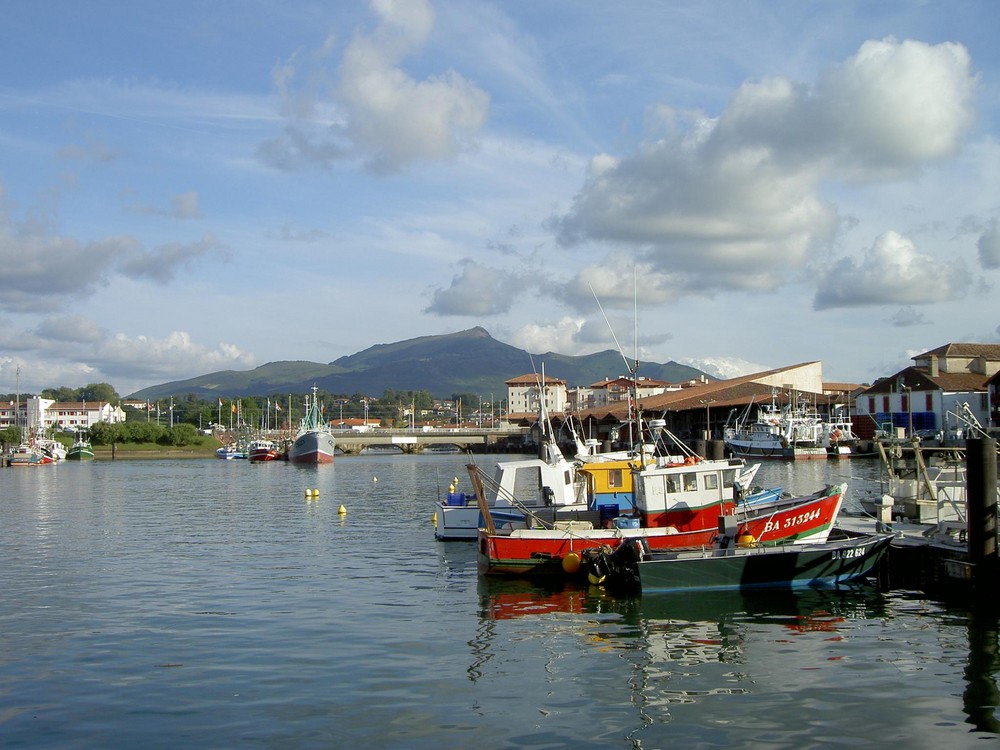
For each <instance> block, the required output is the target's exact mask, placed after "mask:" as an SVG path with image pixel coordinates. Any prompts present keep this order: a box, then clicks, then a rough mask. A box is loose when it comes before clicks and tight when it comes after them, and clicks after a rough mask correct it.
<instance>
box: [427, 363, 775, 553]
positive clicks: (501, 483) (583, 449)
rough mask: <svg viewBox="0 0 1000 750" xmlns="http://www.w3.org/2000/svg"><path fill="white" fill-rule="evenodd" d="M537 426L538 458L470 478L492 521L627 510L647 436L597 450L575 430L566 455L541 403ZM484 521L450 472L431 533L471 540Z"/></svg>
mask: <svg viewBox="0 0 1000 750" xmlns="http://www.w3.org/2000/svg"><path fill="white" fill-rule="evenodd" d="M542 377H543V378H544V370H543V374H542ZM538 425H539V428H540V430H541V432H540V437H539V455H538V457H536V458H525V459H518V460H512V461H501V462H499V463H498V464H497V466H496V469H495V471H494V474H493V477H492V479H489V478H487V477H485V476H483V474H482V473H481V472H480V471H478V469H477V472H476V473H477V474H478V477H477V479H476V480H475V481H476V482H477V483H478V484H479V485H481V491H482V492H483V493H484V497H485V505H486V507H487V508H489V515H490V516H491V518H492V522H493V525H494V526H495V527H501V528H510V529H513V528H518V527H526V526H529V525H530V522H528V521H526V519H527V518H547V519H548V522H549V523H550V524H552V523H561V522H564V521H579V522H585V523H591V524H592V525H595V526H597V527H604V528H609V527H610V526H611V525H612V524H613V519H614V518H616V517H618V516H621V515H623V514H631V513H633V512H634V510H635V506H634V493H633V480H632V475H633V472H635V471H637V470H639V469H642V468H644V467H647V466H650V465H652V464H653V463H654V462H655V460H656V459H655V455H654V450H653V447H654V445H655V444H654V443H651V442H646V443H643V444H641V445H635V446H634V447H633V448H632V449H629V450H621V451H615V452H612V453H599V452H597V451H596V450H594V449H593V447H592V446H588V445H586V444H585V443H584V442H583V441H582V440H580V439H579V437H578V435H577V434H576V432H575V431H574V432H573V439H574V442H575V444H576V451H577V452H576V456H575V457H574V459H573V460H570V459H568V458H566V456H565V455H564V454H563V452H562V450H561V449H560V447H559V445H558V442H557V441H556V438H555V434H554V431H553V429H552V425H551V423H550V421H549V418H548V413H547V411H546V409H545V406H544V403H542V404H541V408H540V409H539V416H538ZM664 427H665V423H664V422H663V421H662V420H652V421H651V422H650V423H649V428H650V431H651V432H652V434H655V435H657V436H658V435H659V434H660V432H659V431H660V430H662V429H663V428H664ZM571 429H572V428H571ZM726 465H727V466H730V465H731V464H729V463H728V462H727V463H726ZM758 468H759V464H758V465H755V466H753V467H745V466H744V467H743V469H742V471H741V475H740V477H739V479H738V481H739V482H740V483H741V485H742V486H743V487H749V486H750V484H751V482H752V481H753V477H754V474H755V473H756V471H757V469H758ZM483 526H484V519H483V514H482V509H481V506H480V503H479V501H478V496H477V494H476V493H475V492H471V493H466V492H461V491H458V478H457V477H456V478H455V479H454V480H453V481H452V483H451V484H450V485H449V487H448V493H447V494H446V495H445V497H444V499H443V500H441V501H438V503H437V507H436V509H435V513H434V536H435V537H436V538H437V539H440V540H456V539H464V540H474V539H476V538H477V537H478V535H479V529H480V528H482V527H483Z"/></svg>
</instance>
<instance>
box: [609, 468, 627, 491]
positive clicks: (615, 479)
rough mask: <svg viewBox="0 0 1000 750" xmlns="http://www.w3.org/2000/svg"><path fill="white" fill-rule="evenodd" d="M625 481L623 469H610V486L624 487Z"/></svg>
mask: <svg viewBox="0 0 1000 750" xmlns="http://www.w3.org/2000/svg"><path fill="white" fill-rule="evenodd" d="M623 485H624V482H622V470H621V469H608V487H611V488H615V487H622V486H623Z"/></svg>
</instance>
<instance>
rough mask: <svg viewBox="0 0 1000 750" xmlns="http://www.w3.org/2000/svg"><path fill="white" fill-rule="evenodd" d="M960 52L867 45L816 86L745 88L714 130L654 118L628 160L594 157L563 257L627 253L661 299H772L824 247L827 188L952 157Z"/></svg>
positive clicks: (829, 229) (965, 120)
mask: <svg viewBox="0 0 1000 750" xmlns="http://www.w3.org/2000/svg"><path fill="white" fill-rule="evenodd" d="M969 65H970V61H969V56H968V53H967V52H966V50H965V48H964V47H962V46H961V45H958V44H940V45H933V46H932V45H927V44H924V43H922V42H914V41H906V42H902V43H898V42H895V41H893V40H891V39H886V40H882V41H879V42H866V43H865V44H864V45H862V47H861V48H860V49H859V51H858V53H857V54H856V55H855V56H854V57H852V58H850V59H849V60H847V61H845V62H844V63H843V64H841V65H839V66H837V67H836V68H834V69H832V70H831V71H829V72H828V73H827V74H826V75H825V76H823V77H822V78H821V80H820V81H819V83H818V84H816V85H815V86H808V85H805V84H798V83H794V82H792V81H790V80H787V79H783V78H771V79H767V80H764V81H760V82H755V83H747V84H744V85H743V86H742V87H741V88H740V89H739V90H738V91H737V93H736V94H735V95H734V97H733V99H732V101H731V102H730V103H729V105H728V107H727V108H726V110H725V111H724V112H723V113H722V114H721V115H720V116H719V117H718V118H717V119H714V120H713V119H711V118H709V117H706V116H705V115H701V114H699V113H686V114H684V115H683V116H680V117H679V116H677V113H675V112H673V111H672V110H669V108H668V109H667V110H666V111H667V112H668V115H669V116H664V115H663V112H664V110H663V109H660V110H658V115H657V121H658V122H659V123H660V124H661V127H662V128H663V130H662V131H661V133H662V134H661V136H660V138H659V139H657V140H649V141H647V142H645V143H643V144H642V145H641V146H640V147H639V148H638V149H637V150H636V151H635V152H634V153H632V154H630V155H628V156H625V157H612V156H609V155H607V154H602V155H598V156H596V157H594V159H593V160H592V162H591V168H590V171H589V174H588V176H587V180H586V182H585V184H584V186H583V188H582V189H581V190H580V192H579V194H578V195H577V196H576V198H575V199H574V202H573V206H572V209H571V210H570V211H569V212H568V213H567V214H566V215H565V216H563V217H562V218H561V220H560V221H559V225H558V226H559V237H560V240H561V241H562V243H563V244H565V245H573V244H576V243H580V242H583V241H584V240H587V239H589V240H596V241H600V242H606V243H612V244H617V245H626V246H631V247H634V248H636V250H637V252H639V253H640V254H641V259H642V260H643V261H645V262H646V263H647V264H648V265H649V266H650V267H651V268H652V269H653V270H654V272H655V271H659V272H660V273H664V274H669V275H670V276H671V277H672V278H670V279H667V280H665V281H664V283H662V284H660V285H655V286H656V288H657V289H660V290H661V292H662V290H663V289H666V288H671V289H673V290H674V291H675V292H683V291H685V290H692V289H694V290H698V291H700V292H705V291H712V290H715V289H721V288H727V289H733V288H736V289H743V290H767V289H773V288H775V287H777V286H778V285H780V284H781V283H783V281H784V280H785V279H786V278H787V277H789V275H791V274H795V273H798V272H799V271H801V270H802V269H803V268H804V267H805V266H806V263H807V262H808V261H809V260H810V259H811V257H812V256H813V255H814V254H816V253H817V251H818V250H821V249H824V250H825V249H826V248H828V247H829V246H830V244H831V242H832V240H833V238H834V236H835V232H836V230H837V227H838V221H839V217H838V216H837V210H836V208H835V207H834V206H833V205H831V204H830V203H828V202H827V201H826V200H824V198H823V196H822V192H821V187H822V186H823V185H824V183H825V182H826V181H830V180H859V179H863V180H877V179H897V178H899V177H901V176H905V175H908V174H912V173H913V172H915V171H916V170H919V169H920V168H921V167H923V166H924V165H926V164H927V163H929V162H930V161H931V160H933V159H939V158H942V157H945V156H947V155H949V154H951V153H953V152H954V151H955V150H956V149H957V147H958V145H959V142H960V138H961V136H962V135H963V134H964V133H965V132H966V130H967V128H968V127H969V125H970V123H971V121H972V118H973V109H972V95H973V92H974V89H975V78H974V76H973V75H972V74H971V73H970V71H969Z"/></svg>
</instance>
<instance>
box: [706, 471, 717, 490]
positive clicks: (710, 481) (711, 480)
mask: <svg viewBox="0 0 1000 750" xmlns="http://www.w3.org/2000/svg"><path fill="white" fill-rule="evenodd" d="M705 489H706V490H717V489H719V475H718V474H706V475H705Z"/></svg>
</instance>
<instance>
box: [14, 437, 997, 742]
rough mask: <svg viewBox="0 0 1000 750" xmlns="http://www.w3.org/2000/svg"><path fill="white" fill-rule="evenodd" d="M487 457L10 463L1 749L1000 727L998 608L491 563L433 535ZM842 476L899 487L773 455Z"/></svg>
mask: <svg viewBox="0 0 1000 750" xmlns="http://www.w3.org/2000/svg"><path fill="white" fill-rule="evenodd" d="M476 460H477V461H479V462H480V463H482V464H491V463H493V462H495V460H496V457H488V456H478V457H476ZM466 461H467V459H466V458H465V457H463V456H461V455H458V454H452V455H449V454H437V455H422V456H406V455H372V456H365V455H361V456H351V457H338V459H337V461H336V463H335V464H333V465H328V466H320V467H309V466H298V465H292V464H285V463H265V464H249V463H247V462H246V461H219V460H182V461H175V460H155V461H154V460H127V461H124V460H119V461H95V462H89V463H83V464H71V463H64V464H59V465H53V466H43V467H36V468H17V469H3V470H0V570H2V575H3V596H2V599H0V644H2V645H0V746H2V747H4V748H74V749H76V748H91V747H95V748H96V747H100V748H177V747H184V748H243V747H245V748H365V749H366V750H374V749H377V748H407V749H423V748H426V749H428V750H430V749H433V750H443V749H445V748H468V747H476V748H483V749H487V748H574V750H581V749H584V748H645V749H647V750H649V749H651V748H673V747H683V748H714V747H720V748H721V747H761V746H766V747H768V748H796V749H801V748H821V747H854V748H859V747H860V748H863V747H885V746H888V745H891V744H894V743H900V744H901V743H906V745H905V746H906V747H910V748H931V747H933V748H939V747H949V748H956V747H972V746H973V745H975V746H977V747H981V746H982V744H983V741H984V740H986V741H990V742H996V741H997V739H998V738H1000V723H998V715H1000V714H998V702H1000V696H998V691H997V670H998V667H1000V662H998V656H997V631H998V627H997V619H996V616H995V615H989V614H984V613H983V612H982V611H981V610H978V609H970V608H968V607H967V605H966V604H965V603H962V602H959V603H949V602H942V601H936V600H933V599H929V598H927V597H925V596H924V595H922V594H920V593H918V592H912V591H881V590H878V589H877V588H875V587H873V586H869V585H859V586H853V587H850V588H848V589H845V590H836V591H811V592H805V593H801V594H790V593H780V594H757V595H753V596H750V595H747V594H740V593H732V594H713V595H710V596H694V595H685V596H661V597H653V596H647V597H645V598H632V599H616V598H613V597H610V596H608V595H607V594H605V593H603V592H602V591H601V590H600V589H598V588H572V587H565V586H552V585H550V586H539V585H535V584H530V583H526V582H520V581H486V580H482V579H480V577H479V576H478V574H477V571H476V562H475V548H474V545H473V544H470V543H463V542H451V543H442V542H437V541H435V540H434V536H433V528H432V525H431V518H432V515H433V512H434V507H433V502H434V500H435V498H436V497H438V496H440V495H441V493H442V492H443V491H444V490H445V489H446V488H447V486H448V484H450V483H451V481H452V480H453V479H454V478H455V477H458V478H459V486H460V487H462V486H465V487H467V486H468V480H467V475H466V473H465V469H464V464H465V463H466ZM839 481H848V482H849V484H850V487H851V490H850V492H851V493H852V496H851V498H850V499H849V501H848V507H849V508H850V506H851V504H852V503H853V504H854V505H855V507H856V503H857V496H858V495H859V494H860V493H866V492H868V493H875V492H879V488H878V468H877V463H876V462H874V461H872V460H866V459H855V460H851V461H830V462H802V463H800V464H795V465H792V464H784V463H775V464H766V465H765V466H764V467H763V468H762V469H761V472H760V474H759V475H758V477H757V483H758V484H760V485H762V486H781V487H783V488H784V489H786V490H788V491H792V492H795V493H798V494H805V493H808V492H812V491H813V490H815V489H818V487H819V486H821V485H823V484H826V483H830V482H839ZM312 490H317V491H318V492H317V493H312V492H311V491H312ZM307 491H309V492H307ZM342 509H343V510H344V511H346V513H341V512H339V511H341V510H342Z"/></svg>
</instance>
